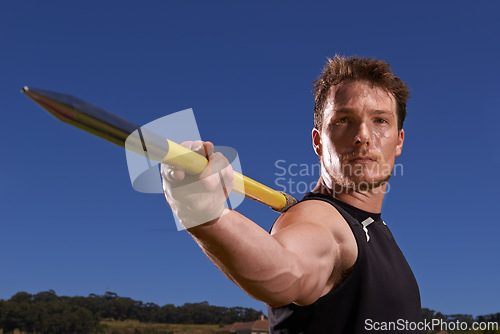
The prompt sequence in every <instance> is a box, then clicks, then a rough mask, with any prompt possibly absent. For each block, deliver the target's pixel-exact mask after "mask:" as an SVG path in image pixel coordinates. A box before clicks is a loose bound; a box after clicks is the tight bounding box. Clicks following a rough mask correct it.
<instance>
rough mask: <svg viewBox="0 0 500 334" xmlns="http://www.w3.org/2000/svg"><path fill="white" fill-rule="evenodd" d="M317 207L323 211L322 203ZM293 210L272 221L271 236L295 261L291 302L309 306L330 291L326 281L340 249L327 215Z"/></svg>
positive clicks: (338, 257)
mask: <svg viewBox="0 0 500 334" xmlns="http://www.w3.org/2000/svg"><path fill="white" fill-rule="evenodd" d="M304 204H305V203H304ZM308 204H309V205H308V206H315V205H316V204H317V203H308ZM319 206H320V209H324V207H323V206H322V203H320V205H319ZM293 209H294V210H290V211H289V212H287V214H285V215H283V216H282V217H280V219H279V220H278V221H277V222H276V224H275V227H274V228H273V231H272V236H273V238H275V239H276V240H277V241H278V242H279V243H280V244H281V245H282V246H283V248H284V249H286V250H287V251H288V252H289V254H290V256H292V257H293V258H294V259H295V261H296V262H297V268H298V271H299V274H298V275H299V280H300V284H298V285H297V291H293V292H292V293H293V294H294V297H293V302H295V303H296V304H299V305H309V304H311V303H313V302H315V301H316V300H317V299H318V298H319V297H321V296H322V295H324V294H325V293H326V291H328V290H329V289H330V288H331V286H329V281H330V278H331V276H332V272H333V269H334V266H335V265H336V264H338V263H339V262H340V250H339V245H338V242H337V240H336V238H335V236H334V232H333V231H332V229H331V224H329V222H328V219H332V217H331V216H329V215H328V212H326V213H325V212H323V211H321V210H319V211H317V210H316V211H311V208H308V207H306V206H304V207H302V208H301V207H297V208H293ZM313 209H315V208H313ZM304 211H305V213H307V214H304ZM325 220H326V221H325Z"/></svg>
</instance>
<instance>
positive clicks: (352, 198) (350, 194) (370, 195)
mask: <svg viewBox="0 0 500 334" xmlns="http://www.w3.org/2000/svg"><path fill="white" fill-rule="evenodd" d="M386 188H387V184H386V183H385V184H383V185H382V186H380V187H377V188H375V189H371V190H367V191H362V190H355V189H349V190H340V188H339V187H337V186H336V185H327V184H326V182H325V181H324V180H323V177H320V178H319V180H318V183H317V184H316V187H314V189H313V191H314V192H319V193H321V194H323V195H326V196H331V197H334V198H336V199H338V200H340V201H342V202H344V203H347V204H349V205H352V206H354V207H356V208H358V209H361V210H364V211H367V212H373V213H379V212H380V211H382V202H383V201H384V195H385V191H386Z"/></svg>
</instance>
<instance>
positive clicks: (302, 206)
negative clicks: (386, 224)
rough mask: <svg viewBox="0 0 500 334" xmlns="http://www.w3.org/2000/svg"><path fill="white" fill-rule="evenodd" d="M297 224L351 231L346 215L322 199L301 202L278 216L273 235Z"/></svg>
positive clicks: (329, 229)
mask: <svg viewBox="0 0 500 334" xmlns="http://www.w3.org/2000/svg"><path fill="white" fill-rule="evenodd" d="M295 224H311V225H314V226H318V227H320V228H322V229H326V230H328V231H331V232H332V233H334V234H337V233H345V232H348V233H350V228H349V225H348V224H347V222H346V221H345V219H344V217H343V216H342V215H341V214H340V212H338V210H337V209H336V208H335V207H334V206H333V205H331V204H329V203H327V202H325V201H321V200H307V201H303V202H300V203H298V204H296V205H294V206H293V207H291V208H290V209H288V210H287V211H286V212H285V213H283V214H281V216H279V217H278V219H277V220H276V222H275V223H274V225H273V228H272V230H271V235H273V234H275V233H277V232H279V231H281V230H283V229H285V228H288V227H290V226H292V225H295Z"/></svg>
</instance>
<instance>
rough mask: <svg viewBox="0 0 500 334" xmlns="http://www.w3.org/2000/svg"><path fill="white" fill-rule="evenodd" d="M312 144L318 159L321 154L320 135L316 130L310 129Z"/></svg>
mask: <svg viewBox="0 0 500 334" xmlns="http://www.w3.org/2000/svg"><path fill="white" fill-rule="evenodd" d="M312 144H313V148H314V152H316V154H317V155H318V157H320V156H321V154H322V149H323V145H322V143H321V134H320V132H319V130H318V129H316V128H313V129H312Z"/></svg>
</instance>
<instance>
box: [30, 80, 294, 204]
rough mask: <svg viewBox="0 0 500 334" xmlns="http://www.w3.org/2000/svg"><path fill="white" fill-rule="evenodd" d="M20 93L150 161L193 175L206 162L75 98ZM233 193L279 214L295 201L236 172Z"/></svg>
mask: <svg viewBox="0 0 500 334" xmlns="http://www.w3.org/2000/svg"><path fill="white" fill-rule="evenodd" d="M22 92H23V93H24V94H26V95H27V96H28V97H29V98H31V99H32V100H33V101H35V102H36V103H37V104H38V105H40V106H41V107H42V108H43V109H45V110H46V111H48V112H49V113H50V114H52V115H53V116H55V117H56V118H57V119H59V120H61V121H63V122H65V123H68V124H70V125H73V126H75V127H77V128H80V129H82V130H85V131H87V132H90V133H91V134H93V135H95V136H97V137H100V138H102V139H105V140H107V141H109V142H111V143H113V144H116V145H118V146H121V147H123V148H127V149H129V150H131V151H134V152H136V153H138V154H140V155H143V156H145V157H146V158H149V159H151V160H155V161H158V162H160V163H163V164H167V165H171V166H174V167H178V168H181V169H184V170H185V171H186V172H187V173H189V174H193V175H194V174H198V173H200V172H201V171H202V170H203V169H204V168H205V166H206V165H207V163H208V161H207V159H206V158H205V157H204V156H202V155H200V154H198V153H195V152H193V151H191V150H188V149H186V148H184V147H182V146H181V145H179V144H177V143H175V142H173V141H171V140H169V139H166V138H163V137H162V136H159V135H157V134H155V133H152V132H150V131H148V130H146V129H141V127H139V126H138V125H136V124H134V123H132V122H130V121H128V120H126V119H124V118H121V117H119V116H117V115H115V114H112V113H110V112H108V111H105V110H103V109H101V108H98V107H96V106H94V105H92V104H90V103H88V102H85V101H83V100H80V99H78V98H76V97H74V96H71V95H67V94H62V93H56V92H51V91H46V90H42V89H33V88H28V87H26V86H25V87H24V88H23V89H22ZM134 131H138V133H139V136H130V134H132V133H133V132H134ZM146 132H147V133H146ZM129 136H130V138H129ZM127 138H128V139H127ZM125 142H127V145H126V146H125ZM233 191H234V192H235V193H238V194H240V195H244V196H245V197H247V198H250V199H253V200H255V201H257V202H259V203H262V204H265V205H267V206H269V207H270V208H271V209H273V210H275V211H278V212H283V211H285V210H286V209H288V208H289V207H291V206H292V205H294V204H295V203H296V202H297V200H296V199H295V198H293V197H292V196H290V195H288V194H285V193H283V192H280V191H277V190H274V189H271V188H269V187H267V186H265V185H263V184H261V183H259V182H257V181H255V180H252V179H251V178H248V177H246V176H244V175H242V174H240V173H238V172H234V188H233Z"/></svg>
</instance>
